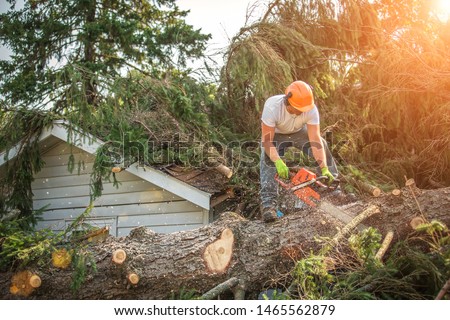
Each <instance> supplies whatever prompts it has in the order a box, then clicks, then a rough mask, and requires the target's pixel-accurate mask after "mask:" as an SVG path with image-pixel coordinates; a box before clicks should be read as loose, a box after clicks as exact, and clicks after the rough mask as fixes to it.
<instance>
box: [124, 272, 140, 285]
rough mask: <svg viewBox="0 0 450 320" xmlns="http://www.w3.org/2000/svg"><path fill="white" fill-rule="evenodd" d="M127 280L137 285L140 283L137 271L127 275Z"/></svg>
mask: <svg viewBox="0 0 450 320" xmlns="http://www.w3.org/2000/svg"><path fill="white" fill-rule="evenodd" d="M127 280H128V282H129V283H131V284H133V285H136V284H138V283H139V276H138V275H137V274H136V273H129V274H128V275H127Z"/></svg>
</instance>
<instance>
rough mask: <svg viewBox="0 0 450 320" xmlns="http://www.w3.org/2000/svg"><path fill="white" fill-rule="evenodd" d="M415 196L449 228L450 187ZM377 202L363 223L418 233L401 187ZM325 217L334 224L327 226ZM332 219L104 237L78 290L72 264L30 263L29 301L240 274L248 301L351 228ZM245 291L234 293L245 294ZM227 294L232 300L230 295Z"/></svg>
mask: <svg viewBox="0 0 450 320" xmlns="http://www.w3.org/2000/svg"><path fill="white" fill-rule="evenodd" d="M417 200H418V201H419V203H420V204H421V206H422V207H423V211H424V215H425V217H426V219H427V221H432V220H439V221H442V222H443V223H445V224H446V225H450V215H449V214H448V208H449V207H450V188H445V189H438V190H421V191H420V192H419V193H418V196H417ZM371 202H372V203H373V206H372V205H367V204H365V207H367V208H368V209H367V210H369V208H372V209H371V210H373V211H376V209H373V208H374V207H378V208H379V211H380V212H379V213H377V214H373V215H372V216H370V217H368V218H367V219H366V220H364V224H365V225H367V226H370V227H375V228H377V229H379V230H380V232H382V233H383V234H386V233H387V232H388V231H389V230H395V238H396V239H399V240H402V239H405V238H407V237H409V236H410V234H411V232H413V230H412V229H411V227H410V225H409V223H410V221H411V218H412V217H414V216H418V210H417V206H416V204H415V203H414V199H413V198H412V196H411V195H409V194H408V192H403V193H402V197H401V198H397V197H395V198H394V197H392V196H391V195H390V194H388V195H382V196H380V197H379V198H372V199H371ZM363 205H364V204H363ZM365 215H367V212H366V213H365ZM324 220H326V221H328V222H327V223H326V224H322V223H321V222H322V221H324ZM334 220H335V219H334ZM334 220H332V221H331V220H328V216H326V213H324V212H323V211H320V210H316V209H308V210H303V211H298V212H293V213H292V214H290V215H289V214H287V215H285V216H284V217H283V218H281V219H278V220H276V221H275V222H273V223H264V222H262V221H259V220H247V219H244V218H243V217H241V216H239V215H237V214H234V213H231V212H225V213H223V214H222V215H220V218H219V219H218V220H216V221H214V222H213V223H211V224H208V225H206V226H203V227H201V228H198V229H195V230H189V231H182V232H175V233H171V234H159V233H155V232H153V231H151V230H149V229H147V228H144V227H140V228H136V229H133V230H132V231H131V232H130V234H129V235H128V236H127V237H122V238H114V237H112V236H110V237H108V238H107V239H106V240H105V242H101V243H90V244H89V246H86V247H84V248H83V250H85V251H87V253H88V254H89V256H90V257H91V259H92V260H93V261H95V264H96V269H97V272H96V273H89V274H88V276H87V280H86V281H85V282H84V283H83V284H82V285H81V287H80V289H79V290H78V291H77V292H76V293H74V292H73V291H72V290H71V281H72V280H71V279H72V277H73V271H74V270H73V268H66V269H61V270H55V269H54V268H53V267H52V266H45V265H39V266H33V265H31V266H29V267H30V268H34V267H36V268H38V269H39V276H40V277H41V278H42V286H41V287H40V288H39V290H34V291H33V292H32V295H31V296H28V298H30V299H47V300H48V299H58V300H61V299H74V298H76V299H131V300H133V299H139V300H142V299H168V298H170V297H171V296H172V294H173V293H178V292H180V290H182V288H185V289H187V288H188V289H190V290H195V291H197V292H199V293H200V294H203V293H206V292H208V291H210V290H211V289H212V288H215V287H216V286H218V285H219V284H221V283H224V282H225V281H227V280H228V279H230V278H233V277H235V278H237V279H239V280H240V281H243V284H245V292H246V297H245V298H246V299H256V298H257V296H258V293H259V292H261V291H263V290H265V289H267V288H269V287H271V286H273V285H277V282H276V281H277V279H279V278H280V277H285V275H289V274H290V272H291V271H292V268H293V267H294V265H295V262H296V261H297V260H298V259H301V258H302V257H305V256H308V255H309V253H310V252H311V251H313V252H319V250H320V249H322V248H323V243H320V242H318V241H316V239H317V238H318V237H320V238H324V237H328V238H332V237H333V236H334V235H335V234H336V228H337V227H340V228H342V230H344V229H346V230H347V229H352V228H350V227H346V226H345V224H343V223H342V222H340V221H338V220H336V221H334ZM350 231H351V230H348V232H344V233H345V234H348V233H349V232H350ZM344 233H343V234H344ZM221 248H222V249H221ZM124 249H125V250H126V253H127V255H128V258H127V259H126V260H125V262H124V264H123V265H125V264H126V266H124V267H121V268H118V267H117V265H115V264H113V263H112V262H111V253H112V252H115V251H116V250H124ZM208 256H209V258H207V257H208ZM221 256H222V257H221ZM130 257H132V259H130ZM292 257H295V259H293V258H292ZM332 267H333V266H332V264H330V268H332ZM124 272H126V273H125V274H124ZM129 272H133V273H136V274H138V275H139V278H140V280H139V284H138V285H136V286H131V285H130V283H129V282H128V281H127V280H125V279H126V275H127V274H128V273H129ZM13 275H14V274H13V273H12V272H11V271H6V272H3V273H0V299H16V296H14V295H13V294H12V292H14V291H16V290H19V288H18V287H15V288H11V292H10V290H9V289H10V282H11V281H10V279H11V278H12V276H13ZM124 280H125V281H124ZM288 280H289V279H288ZM235 288H237V287H235ZM243 288H244V287H243ZM243 291H244V290H240V292H237V291H236V293H237V294H236V295H235V297H237V296H240V297H242V294H243ZM227 294H230V295H231V298H232V293H231V292H229V293H228V292H227ZM228 298H229V297H228Z"/></svg>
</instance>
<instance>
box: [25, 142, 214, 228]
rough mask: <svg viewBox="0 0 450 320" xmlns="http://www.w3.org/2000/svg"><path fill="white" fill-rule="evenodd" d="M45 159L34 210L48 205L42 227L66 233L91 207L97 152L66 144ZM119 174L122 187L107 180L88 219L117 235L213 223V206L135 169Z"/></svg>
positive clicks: (35, 185)
mask: <svg viewBox="0 0 450 320" xmlns="http://www.w3.org/2000/svg"><path fill="white" fill-rule="evenodd" d="M70 154H73V156H74V160H75V161H74V164H75V166H74V169H73V171H72V173H71V172H69V170H68V166H67V165H68V162H69V156H70ZM43 160H44V161H45V166H44V168H43V169H42V170H41V171H40V172H39V173H37V174H36V175H35V181H34V182H33V184H32V189H33V194H34V197H33V207H34V209H39V208H42V207H44V206H46V205H47V207H46V209H45V211H44V213H43V215H42V218H43V221H40V222H39V223H38V226H37V227H38V228H47V227H49V228H51V229H53V230H55V231H60V230H63V229H64V228H66V227H67V226H68V225H69V224H70V223H71V222H73V221H74V220H75V219H76V218H77V217H78V216H79V215H80V214H81V213H83V212H84V210H85V209H86V207H87V206H88V205H89V199H90V197H89V194H90V186H89V182H90V172H91V171H92V166H93V162H94V156H93V155H91V154H89V153H87V152H84V151H82V150H81V149H78V148H76V147H74V146H71V145H69V144H67V143H65V142H60V143H58V144H56V145H55V146H53V147H52V148H51V149H49V150H47V151H46V152H45V153H44V155H43ZM116 177H117V180H118V181H119V182H120V184H119V187H118V188H116V187H115V186H113V183H112V182H107V181H105V182H104V184H103V186H104V190H103V194H102V196H101V197H99V198H98V199H97V200H96V201H95V202H94V208H93V210H92V211H91V214H90V216H89V218H88V219H87V220H86V222H87V223H89V224H91V225H95V226H98V227H103V226H106V225H107V226H109V227H110V228H111V229H110V233H111V234H112V235H114V236H126V235H128V233H129V232H130V231H131V229H133V228H134V227H138V226H146V227H149V228H151V229H152V230H154V231H155V232H161V233H169V232H175V231H181V230H190V229H195V228H198V227H201V226H202V225H204V224H206V223H208V217H209V213H208V211H207V210H204V209H203V208H201V207H199V206H197V205H195V204H193V203H191V202H189V201H187V200H185V199H183V198H181V197H179V196H176V195H174V194H173V193H171V192H168V191H166V190H163V189H161V188H160V187H158V186H156V185H154V184H152V183H150V182H148V181H146V180H143V179H141V178H139V177H137V176H135V175H134V174H131V173H129V172H126V171H122V172H120V173H117V174H116Z"/></svg>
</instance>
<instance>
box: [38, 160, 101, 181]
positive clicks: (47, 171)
mask: <svg viewBox="0 0 450 320" xmlns="http://www.w3.org/2000/svg"><path fill="white" fill-rule="evenodd" d="M93 166H94V163H93V162H85V163H84V164H83V163H82V164H81V166H80V170H79V171H78V163H75V167H74V169H73V171H72V173H70V171H69V169H67V165H64V166H53V167H50V166H45V167H44V168H42V170H41V171H39V172H38V173H36V174H35V175H34V178H35V179H39V178H50V177H51V178H53V177H63V176H71V175H79V174H78V172H80V175H81V174H90V173H91V172H92V167H93Z"/></svg>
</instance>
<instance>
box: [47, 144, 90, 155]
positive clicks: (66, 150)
mask: <svg viewBox="0 0 450 320" xmlns="http://www.w3.org/2000/svg"><path fill="white" fill-rule="evenodd" d="M82 152H83V153H84V151H83V150H81V149H80V148H77V147H76V146H74V145H71V144H69V143H67V142H65V141H61V140H60V143H58V144H56V145H54V146H53V147H51V148H50V149H48V150H47V151H45V153H44V154H43V156H59V155H63V154H67V155H68V154H71V153H82Z"/></svg>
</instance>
